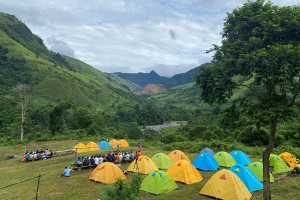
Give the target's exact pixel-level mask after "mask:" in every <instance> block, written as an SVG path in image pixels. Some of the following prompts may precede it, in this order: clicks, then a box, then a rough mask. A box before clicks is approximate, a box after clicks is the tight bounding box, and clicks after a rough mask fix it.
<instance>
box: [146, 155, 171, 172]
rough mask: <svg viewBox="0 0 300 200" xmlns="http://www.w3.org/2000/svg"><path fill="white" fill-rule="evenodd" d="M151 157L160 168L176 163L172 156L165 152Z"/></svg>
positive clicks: (166, 167)
mask: <svg viewBox="0 0 300 200" xmlns="http://www.w3.org/2000/svg"><path fill="white" fill-rule="evenodd" d="M151 159H152V160H153V162H154V163H155V164H156V166H157V167H158V168H159V169H169V168H170V167H171V165H173V163H174V162H173V161H172V160H171V158H170V157H169V156H167V155H166V154H164V153H158V154H156V155H154V156H153V157H152V158H151Z"/></svg>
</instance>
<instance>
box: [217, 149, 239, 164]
mask: <svg viewBox="0 0 300 200" xmlns="http://www.w3.org/2000/svg"><path fill="white" fill-rule="evenodd" d="M214 158H215V159H216V161H217V162H218V164H219V165H220V166H222V167H232V166H233V165H235V164H236V162H235V160H234V159H233V157H232V156H231V155H230V154H229V153H227V152H225V151H220V152H218V153H216V154H215V155H214Z"/></svg>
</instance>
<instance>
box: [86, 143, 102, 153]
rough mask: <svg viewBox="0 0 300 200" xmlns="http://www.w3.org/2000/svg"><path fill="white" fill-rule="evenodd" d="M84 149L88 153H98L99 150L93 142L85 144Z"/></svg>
mask: <svg viewBox="0 0 300 200" xmlns="http://www.w3.org/2000/svg"><path fill="white" fill-rule="evenodd" d="M86 147H87V148H88V150H89V151H98V150H100V148H99V146H98V145H97V144H96V143H95V142H89V143H87V145H86Z"/></svg>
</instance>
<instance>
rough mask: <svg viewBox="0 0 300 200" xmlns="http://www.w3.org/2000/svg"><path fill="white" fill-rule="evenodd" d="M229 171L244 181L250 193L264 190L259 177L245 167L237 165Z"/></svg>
mask: <svg viewBox="0 0 300 200" xmlns="http://www.w3.org/2000/svg"><path fill="white" fill-rule="evenodd" d="M229 171H232V172H233V173H235V174H236V175H237V176H238V177H239V178H240V179H241V180H242V181H243V183H244V184H245V185H246V187H247V188H248V190H249V191H250V192H252V191H256V190H262V189H263V184H262V183H261V182H260V180H259V179H258V178H257V176H256V175H255V174H254V173H253V172H252V171H251V170H250V169H249V168H247V167H245V166H244V165H242V164H236V165H234V166H233V167H231V168H230V169H229Z"/></svg>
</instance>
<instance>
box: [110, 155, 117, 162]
mask: <svg viewBox="0 0 300 200" xmlns="http://www.w3.org/2000/svg"><path fill="white" fill-rule="evenodd" d="M115 161H116V157H115V154H114V153H113V154H112V156H111V162H115Z"/></svg>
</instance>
